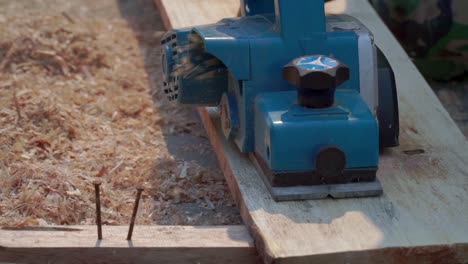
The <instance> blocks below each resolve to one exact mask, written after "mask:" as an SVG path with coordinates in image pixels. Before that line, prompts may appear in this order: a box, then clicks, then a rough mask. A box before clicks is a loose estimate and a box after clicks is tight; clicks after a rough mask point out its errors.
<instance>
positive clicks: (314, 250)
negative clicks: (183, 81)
mask: <svg viewBox="0 0 468 264" xmlns="http://www.w3.org/2000/svg"><path fill="white" fill-rule="evenodd" d="M156 2H158V4H159V6H160V7H161V11H162V12H163V14H162V17H163V19H164V20H166V25H167V26H168V27H174V28H178V27H187V26H193V25H196V24H207V23H212V22H215V21H217V20H219V19H221V18H223V17H232V16H235V14H236V11H237V4H238V1H237V0H223V1H220V0H198V1H195V0H194V1H185V0H156ZM227 7H230V8H231V9H227ZM329 11H330V12H342V11H345V12H346V13H348V14H350V15H353V16H355V17H357V18H359V19H360V20H361V21H362V22H363V23H364V24H366V25H367V26H368V27H369V28H370V30H371V31H372V32H373V33H374V35H375V39H376V42H377V44H378V45H379V47H380V48H381V49H382V50H383V51H384V53H385V54H386V55H387V57H388V59H389V61H390V63H391V64H392V67H393V68H394V70H395V74H396V81H397V86H398V91H399V103H400V114H401V146H400V147H398V148H394V149H390V150H386V151H384V152H383V153H382V154H381V157H380V169H379V173H378V178H379V180H380V181H381V183H382V185H383V188H384V195H383V196H382V197H379V198H364V199H362V198H361V199H346V200H331V199H328V200H319V201H305V202H282V203H276V202H274V201H273V200H272V199H271V198H270V195H269V193H268V192H267V190H266V188H265V186H264V184H263V182H262V180H261V179H260V176H259V175H258V172H257V171H256V170H255V167H254V166H253V164H252V163H251V162H250V160H249V158H248V157H246V156H245V155H240V154H239V152H238V150H237V148H236V147H235V146H234V145H233V144H232V143H230V142H226V140H225V139H224V137H222V136H221V134H220V132H219V128H218V127H217V126H218V117H217V114H216V112H215V111H212V110H207V109H204V108H199V112H200V115H201V117H202V120H203V122H204V125H205V128H206V129H207V131H208V134H209V137H210V140H211V142H212V144H213V146H214V149H215V151H216V153H217V156H218V159H219V163H220V165H221V167H222V170H223V171H224V174H225V177H226V179H227V181H228V183H229V186H230V189H231V192H232V193H233V195H234V197H235V199H236V201H237V203H238V205H239V207H240V209H241V214H242V217H243V220H244V222H245V223H246V225H248V227H249V228H250V231H251V233H252V235H253V236H254V238H255V242H256V245H257V250H258V251H259V253H261V254H262V255H263V257H264V260H265V262H266V263H447V264H448V263H467V262H468V220H467V219H468V203H467V202H466V201H468V173H467V172H468V168H467V165H466V161H468V143H467V141H466V139H465V137H464V136H463V135H462V133H461V132H460V131H459V129H458V128H457V126H456V125H455V123H454V122H453V121H452V120H451V118H450V116H449V115H448V113H447V111H446V110H445V109H444V108H443V106H442V105H441V104H440V102H439V101H438V99H437V97H436V96H435V95H434V93H433V92H432V90H431V88H430V87H429V86H428V84H427V83H426V81H425V80H424V78H423V77H422V76H421V74H420V73H419V72H418V70H417V69H416V67H415V66H414V65H413V63H412V62H411V60H410V59H409V58H408V56H407V55H406V53H405V52H404V50H403V49H402V48H401V46H400V45H399V43H398V42H397V41H396V40H395V38H394V37H393V35H392V34H391V33H390V32H389V30H388V29H387V28H386V26H385V25H384V24H383V22H382V21H381V20H380V18H379V17H378V15H377V14H376V13H375V11H374V10H373V9H372V7H371V6H370V4H369V3H368V1H367V0H352V1H351V0H350V1H339V0H337V1H335V3H334V6H330V7H329Z"/></svg>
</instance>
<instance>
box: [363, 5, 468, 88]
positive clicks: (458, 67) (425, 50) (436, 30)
mask: <svg viewBox="0 0 468 264" xmlns="http://www.w3.org/2000/svg"><path fill="white" fill-rule="evenodd" d="M370 2H371V3H372V4H373V5H374V7H375V8H376V10H377V11H378V12H379V14H380V15H381V17H382V18H383V20H384V21H385V22H386V23H387V25H388V26H389V28H390V29H391V30H392V32H393V33H394V34H395V36H396V37H397V39H398V40H399V41H400V42H401V44H402V45H403V47H404V48H405V50H406V51H407V52H408V54H409V55H410V56H411V57H412V58H413V59H414V61H415V64H416V65H417V66H418V68H419V69H420V71H421V72H422V73H423V74H424V75H425V76H426V77H428V78H431V79H434V80H439V81H448V80H451V79H453V78H460V77H466V76H467V71H468V15H467V11H468V1H467V0H425V1H421V0H370Z"/></svg>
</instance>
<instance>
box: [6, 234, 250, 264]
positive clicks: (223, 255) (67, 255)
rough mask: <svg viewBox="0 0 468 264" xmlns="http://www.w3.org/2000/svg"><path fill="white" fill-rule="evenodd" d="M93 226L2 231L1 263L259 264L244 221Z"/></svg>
mask: <svg viewBox="0 0 468 264" xmlns="http://www.w3.org/2000/svg"><path fill="white" fill-rule="evenodd" d="M127 231H128V227H126V226H104V227H103V236H104V239H103V240H102V241H98V240H97V235H96V227H95V226H70V227H66V228H63V227H51V228H42V229H40V228H32V229H26V230H5V229H3V230H0V262H14V263H213V264H214V263H216V264H218V263H258V257H257V254H256V251H255V248H254V246H253V241H252V238H251V237H250V235H249V233H248V232H247V229H246V228H245V227H244V226H226V227H221V226H220V227H193V226H136V227H135V231H134V234H133V240H132V241H131V242H129V241H127V240H125V239H126V237H127Z"/></svg>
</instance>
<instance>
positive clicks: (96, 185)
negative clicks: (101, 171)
mask: <svg viewBox="0 0 468 264" xmlns="http://www.w3.org/2000/svg"><path fill="white" fill-rule="evenodd" d="M93 184H94V192H95V194H96V224H97V231H98V239H99V240H102V221H101V194H100V186H101V182H99V181H94V182H93Z"/></svg>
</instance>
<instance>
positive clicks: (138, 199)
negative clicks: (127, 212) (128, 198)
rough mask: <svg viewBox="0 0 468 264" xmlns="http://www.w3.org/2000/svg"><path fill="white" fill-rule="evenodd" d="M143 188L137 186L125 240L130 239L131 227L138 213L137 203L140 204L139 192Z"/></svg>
mask: <svg viewBox="0 0 468 264" xmlns="http://www.w3.org/2000/svg"><path fill="white" fill-rule="evenodd" d="M143 190H144V188H143V187H137V195H136V200H135V205H134V206H133V213H132V218H131V219H130V228H129V229H128V235H127V240H132V235H133V227H134V226H135V220H136V216H137V213H138V205H139V204H140V199H141V193H142V192H143Z"/></svg>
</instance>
